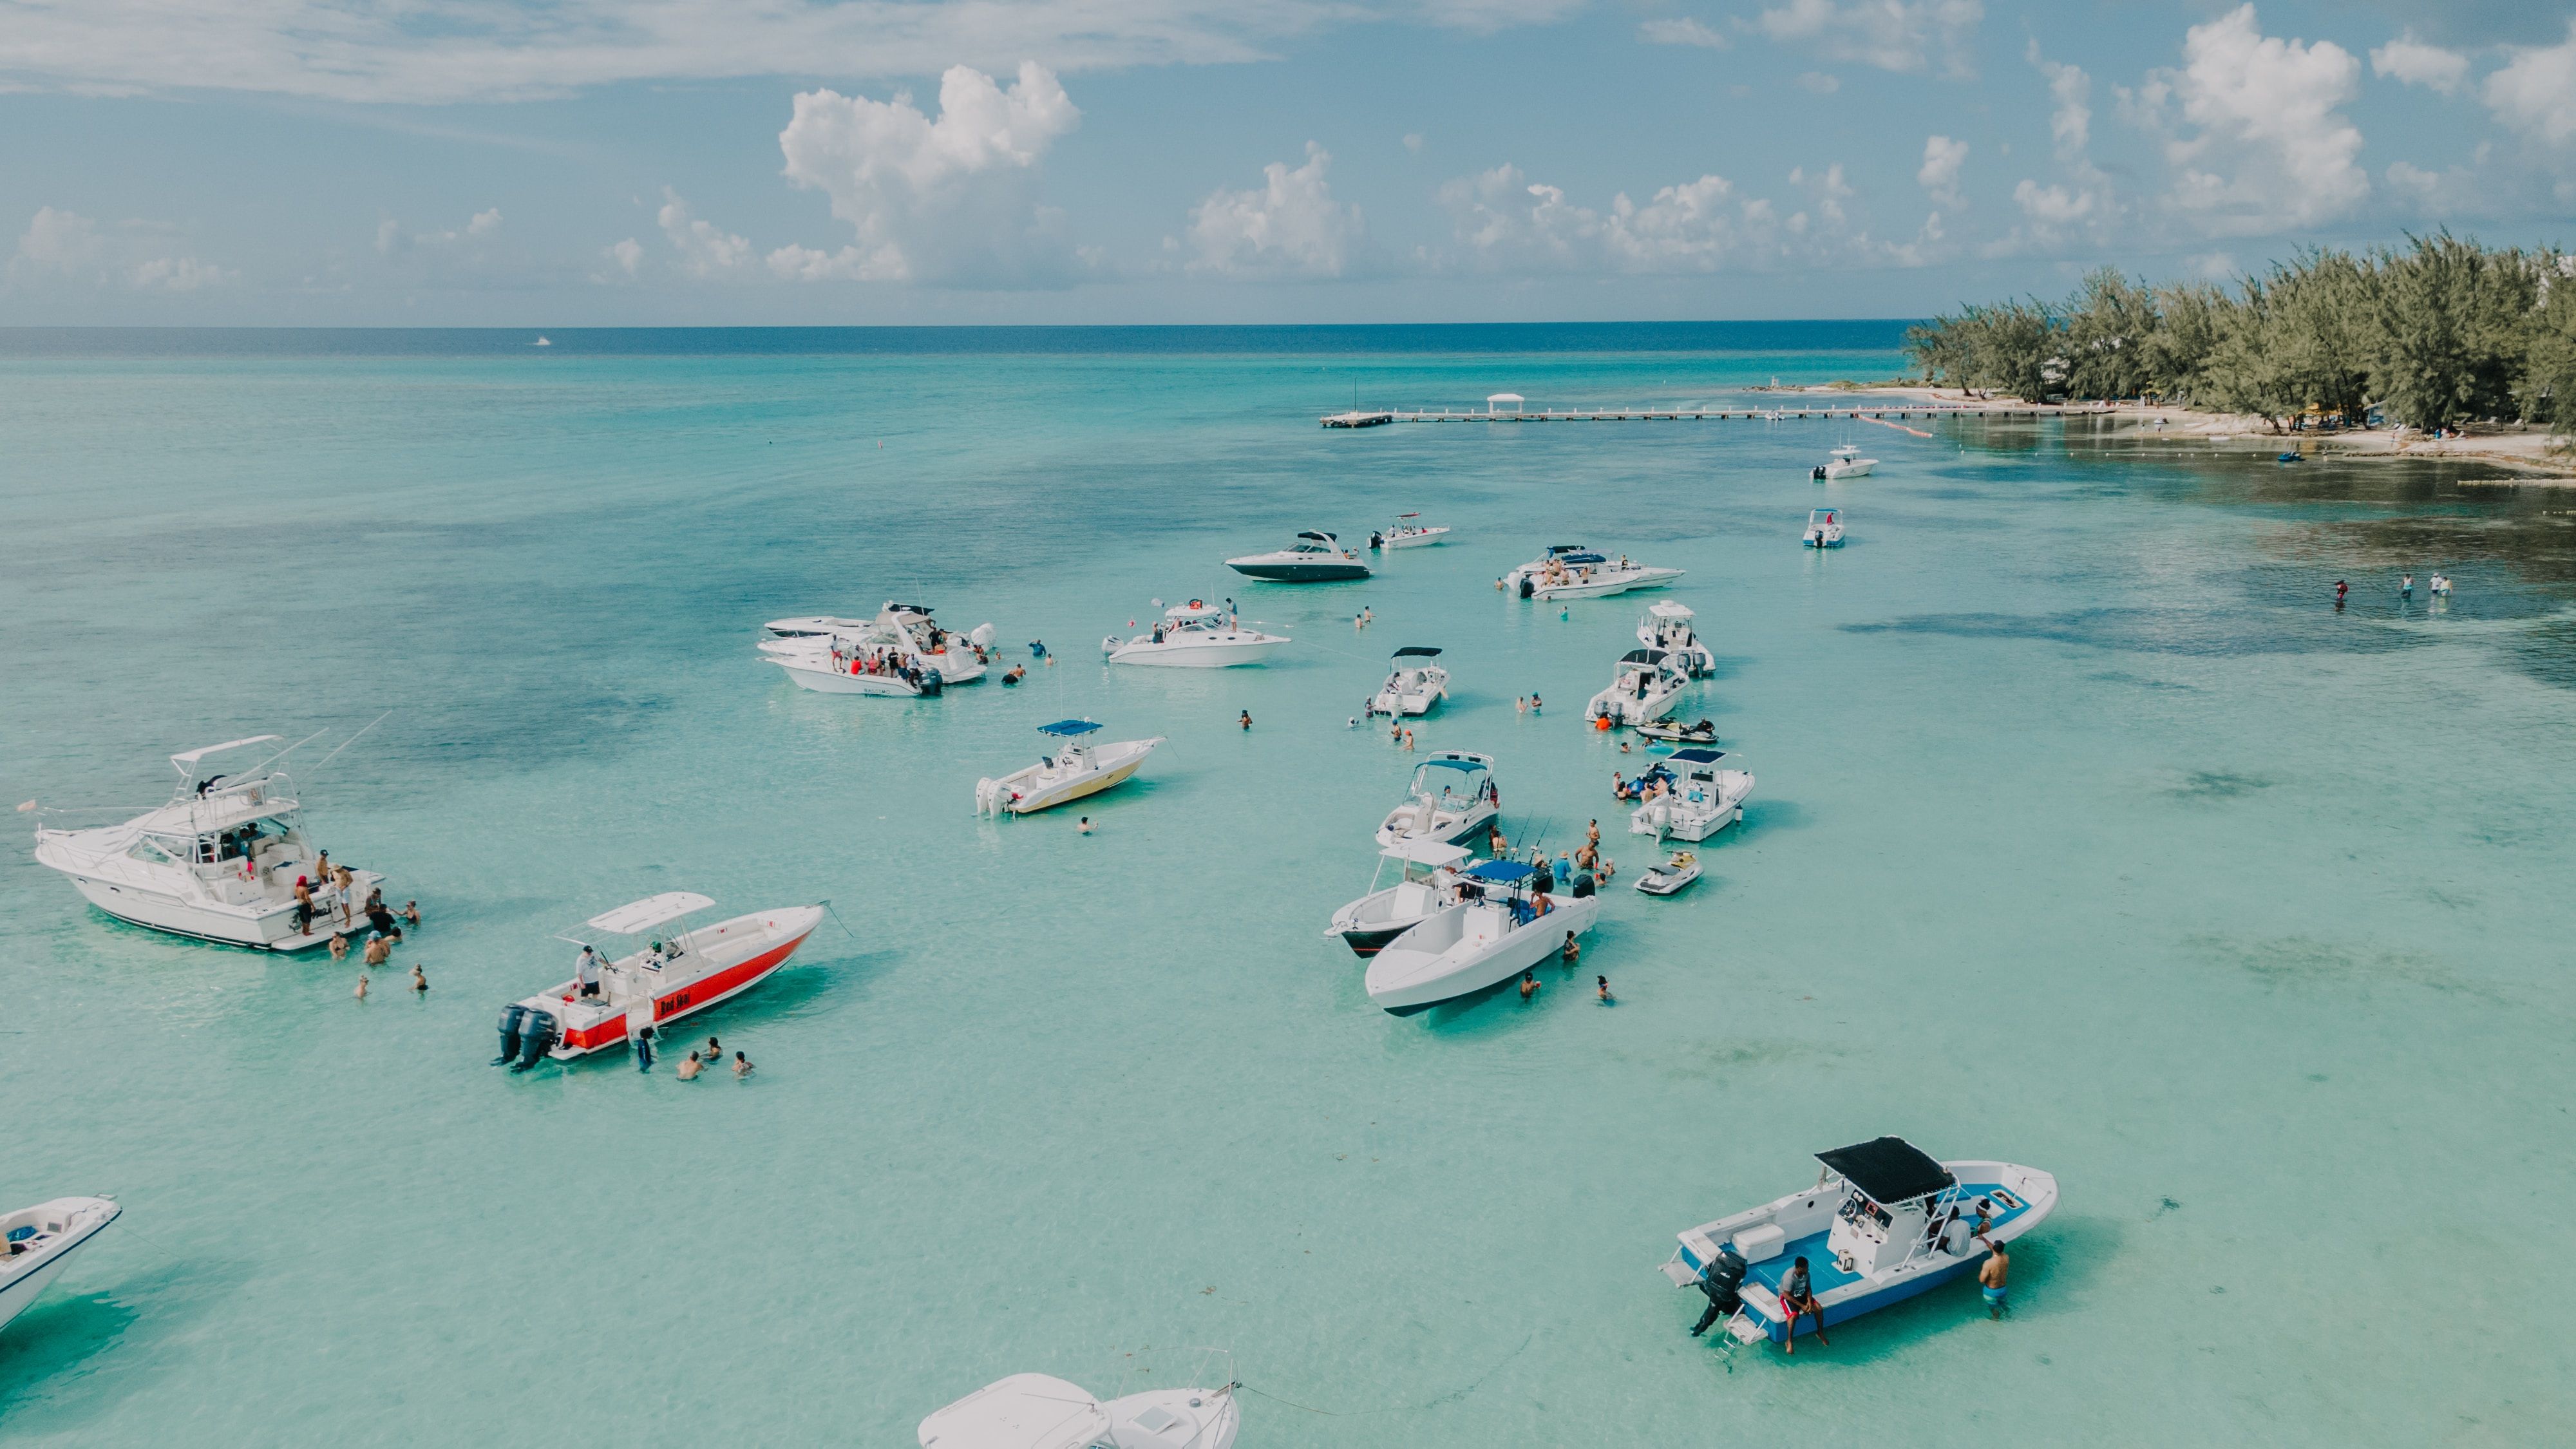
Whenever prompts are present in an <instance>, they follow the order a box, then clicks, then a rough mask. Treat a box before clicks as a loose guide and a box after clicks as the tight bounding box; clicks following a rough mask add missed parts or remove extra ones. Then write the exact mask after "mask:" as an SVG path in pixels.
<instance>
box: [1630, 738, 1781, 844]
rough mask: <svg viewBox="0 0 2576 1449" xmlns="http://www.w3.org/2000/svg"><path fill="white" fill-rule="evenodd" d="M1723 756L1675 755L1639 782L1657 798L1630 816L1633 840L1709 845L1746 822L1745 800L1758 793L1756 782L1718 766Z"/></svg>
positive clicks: (1695, 752) (1701, 751)
mask: <svg viewBox="0 0 2576 1449" xmlns="http://www.w3.org/2000/svg"><path fill="white" fill-rule="evenodd" d="M1724 758H1726V752H1725V751H1723V750H1709V749H1700V748H1696V747H1694V748H1691V749H1687V750H1675V751H1673V752H1672V753H1671V754H1669V755H1666V756H1665V757H1664V758H1662V759H1661V760H1658V761H1656V762H1655V766H1654V768H1653V769H1650V770H1648V771H1647V772H1646V773H1645V774H1644V775H1642V776H1640V777H1638V778H1639V783H1640V784H1642V785H1647V786H1651V787H1653V788H1654V792H1655V793H1654V798H1652V799H1650V800H1647V801H1645V802H1644V803H1643V804H1641V805H1639V806H1638V807H1637V808H1636V809H1635V810H1633V811H1631V812H1629V815H1628V831H1629V833H1630V834H1632V835H1651V836H1654V837H1655V838H1656V839H1658V840H1667V839H1669V840H1706V839H1708V838H1709V837H1710V836H1712V835H1715V834H1716V833H1717V832H1719V831H1721V830H1724V829H1725V828H1726V827H1728V826H1729V825H1732V824H1734V823H1735V822H1737V821H1739V820H1742V819H1743V818H1744V799H1745V797H1746V796H1748V795H1750V794H1752V793H1753V777H1752V776H1751V775H1750V774H1747V773H1746V772H1745V771H1742V770H1730V769H1726V768H1724V767H1722V766H1721V765H1719V764H1718V761H1720V760H1722V759H1724Z"/></svg>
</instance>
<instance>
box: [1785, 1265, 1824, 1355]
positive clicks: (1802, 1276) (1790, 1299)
mask: <svg viewBox="0 0 2576 1449" xmlns="http://www.w3.org/2000/svg"><path fill="white" fill-rule="evenodd" d="M1780 1311H1781V1313H1783V1314H1785V1315H1786V1316H1787V1317H1788V1320H1789V1335H1788V1337H1787V1338H1786V1339H1784V1340H1782V1343H1781V1346H1782V1347H1783V1348H1786V1349H1787V1350H1789V1352H1791V1353H1796V1352H1797V1351H1798V1320H1799V1319H1800V1318H1801V1317H1803V1316H1804V1315H1806V1314H1810V1313H1812V1314H1814V1315H1816V1342H1818V1343H1821V1344H1823V1345H1824V1346H1825V1347H1827V1348H1831V1347H1833V1346H1834V1345H1833V1341H1832V1340H1831V1339H1828V1338H1826V1337H1825V1305H1824V1304H1822V1303H1819V1302H1817V1301H1816V1289H1815V1284H1814V1280H1813V1279H1812V1278H1810V1277H1809V1276H1808V1274H1807V1260H1806V1259H1805V1258H1804V1257H1801V1258H1799V1259H1798V1261H1797V1262H1795V1263H1792V1264H1790V1265H1789V1273H1788V1276H1787V1277H1785V1278H1783V1279H1781V1280H1780Z"/></svg>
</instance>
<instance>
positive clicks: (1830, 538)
mask: <svg viewBox="0 0 2576 1449" xmlns="http://www.w3.org/2000/svg"><path fill="white" fill-rule="evenodd" d="M1805 542H1806V545H1807V547H1809V548H1840V547H1842V546H1843V511H1842V510H1841V509H1839V508H1811V509H1809V510H1807V534H1806V539H1805Z"/></svg>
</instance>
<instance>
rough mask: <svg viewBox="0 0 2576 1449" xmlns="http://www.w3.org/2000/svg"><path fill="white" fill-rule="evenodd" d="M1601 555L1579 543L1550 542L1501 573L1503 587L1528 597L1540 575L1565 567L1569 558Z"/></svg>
mask: <svg viewBox="0 0 2576 1449" xmlns="http://www.w3.org/2000/svg"><path fill="white" fill-rule="evenodd" d="M1600 557H1601V555H1599V554H1597V553H1594V552H1593V551H1592V550H1591V549H1590V548H1587V547H1585V546H1584V545H1582V544H1579V543H1551V544H1549V545H1548V546H1547V551H1546V552H1545V553H1542V554H1540V555H1539V556H1538V557H1536V558H1534V559H1531V560H1530V561H1529V562H1528V563H1525V564H1522V565H1521V566H1520V567H1519V568H1516V569H1514V570H1512V571H1511V572H1510V573H1507V574H1505V575H1503V588H1504V589H1505V590H1506V591H1507V592H1509V593H1512V594H1516V595H1518V596H1519V597H1521V598H1524V599H1526V598H1528V597H1530V595H1531V594H1532V592H1534V591H1535V590H1536V589H1537V588H1538V581H1539V578H1540V576H1541V575H1543V574H1548V573H1551V572H1554V571H1557V570H1561V569H1563V568H1565V567H1566V565H1565V562H1564V561H1565V560H1566V559H1570V558H1589V559H1596V560H1597V559H1599V558H1600Z"/></svg>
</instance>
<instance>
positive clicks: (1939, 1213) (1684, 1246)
mask: <svg viewBox="0 0 2576 1449" xmlns="http://www.w3.org/2000/svg"><path fill="white" fill-rule="evenodd" d="M1816 1159H1817V1160H1818V1161H1819V1162H1822V1163H1823V1164H1824V1165H1825V1170H1824V1172H1823V1174H1822V1175H1821V1176H1819V1177H1818V1178H1817V1179H1816V1185H1815V1186H1814V1187H1811V1188H1808V1189H1806V1190H1804V1191H1802V1192H1793V1193H1790V1194H1789V1195H1787V1196H1786V1197H1780V1198H1775V1199H1773V1200H1772V1201H1770V1202H1767V1203H1764V1204H1763V1205H1762V1206H1760V1207H1757V1208H1749V1209H1746V1210H1745V1211H1743V1212H1739V1213H1736V1214H1734V1215H1733V1216H1731V1217H1723V1218H1719V1219H1718V1220H1717V1221H1715V1222H1711V1223H1702V1224H1701V1225H1699V1226H1698V1227H1695V1228H1690V1229H1686V1230H1684V1231H1683V1232H1682V1233H1681V1235H1680V1236H1681V1246H1680V1248H1679V1249H1677V1250H1676V1251H1675V1252H1674V1254H1673V1256H1672V1258H1671V1259H1670V1260H1669V1261H1667V1262H1666V1263H1665V1264H1664V1269H1663V1271H1664V1276H1665V1277H1666V1278H1668V1279H1670V1280H1671V1281H1672V1283H1673V1285H1674V1286H1675V1287H1679V1288H1694V1289H1698V1290H1699V1291H1701V1292H1704V1293H1707V1294H1708V1296H1709V1301H1710V1303H1711V1305H1712V1307H1713V1309H1714V1311H1715V1312H1717V1313H1727V1314H1729V1315H1730V1316H1729V1317H1728V1318H1727V1321H1726V1330H1727V1332H1728V1333H1729V1334H1731V1335H1733V1336H1734V1337H1735V1338H1736V1339H1737V1340H1738V1341H1739V1342H1743V1343H1748V1344H1750V1343H1762V1342H1765V1341H1768V1342H1771V1343H1787V1342H1788V1341H1789V1338H1790V1335H1791V1334H1792V1333H1793V1332H1797V1333H1813V1332H1814V1331H1815V1329H1816V1318H1815V1315H1813V1314H1811V1313H1810V1314H1802V1315H1801V1316H1800V1317H1799V1318H1798V1320H1797V1321H1796V1322H1794V1323H1792V1322H1791V1320H1790V1318H1789V1315H1788V1313H1787V1312H1786V1311H1785V1310H1784V1309H1783V1308H1782V1307H1781V1303H1780V1286H1781V1281H1782V1280H1783V1279H1784V1278H1785V1277H1786V1276H1787V1275H1788V1273H1789V1271H1790V1269H1791V1268H1792V1267H1793V1266H1794V1265H1795V1264H1796V1263H1797V1262H1798V1261H1799V1260H1801V1259H1803V1260H1805V1262H1806V1264H1807V1273H1808V1285H1809V1291H1810V1292H1811V1293H1813V1294H1814V1296H1815V1298H1816V1301H1817V1303H1818V1304H1819V1305H1821V1306H1822V1308H1823V1310H1824V1323H1825V1326H1826V1327H1832V1326H1833V1325H1835V1324H1839V1323H1845V1322H1848V1321H1850V1320H1852V1319H1854V1318H1858V1317H1860V1316H1861V1315H1862V1314H1864V1313H1867V1312H1869V1311H1871V1310H1872V1309H1877V1308H1885V1307H1887V1306H1888V1305H1889V1304H1891V1303H1901V1302H1903V1301H1905V1300H1906V1299H1908V1298H1911V1297H1913V1296H1915V1295H1916V1294H1918V1293H1923V1292H1926V1291H1929V1290H1931V1289H1933V1288H1937V1287H1939V1286H1941V1285H1942V1284H1944V1283H1947V1282H1950V1281H1951V1280H1952V1279H1955V1278H1960V1277H1964V1276H1966V1275H1968V1274H1970V1273H1972V1272H1974V1271H1975V1270H1976V1268H1977V1265H1978V1264H1979V1263H1980V1262H1981V1261H1982V1260H1983V1259H1984V1257H1985V1253H1984V1244H1985V1240H1987V1239H1989V1238H1992V1239H1995V1240H1997V1241H2001V1242H2006V1243H2009V1242H2012V1241H2013V1240H2015V1239H2017V1238H2019V1237H2021V1236H2022V1235H2023V1234H2025V1233H2027V1232H2029V1231H2030V1230H2031V1229H2033V1228H2035V1227H2038V1226H2039V1225H2040V1223H2042V1222H2044V1221H2046V1219H2047V1217H2048V1215H2049V1213H2050V1212H2052V1211H2053V1210H2055V1208H2056V1207H2057V1179H2056V1178H2054V1177H2052V1176H2050V1175H2049V1174H2047V1173H2045V1172H2042V1171H2040V1170H2038V1169H2037V1168H2033V1167H2023V1166H2021V1165H2019V1164H2018V1163H2011V1162H1989V1161H1982V1160H1973V1159H1972V1160H1962V1161H1951V1162H1935V1161H1934V1160H1933V1159H1932V1158H1931V1157H1930V1156H1928V1155H1927V1154H1925V1153H1924V1152H1923V1151H1921V1150H1920V1149H1918V1148H1916V1147H1915V1146H1914V1145H1913V1144H1912V1143H1909V1142H1907V1141H1905V1140H1904V1139H1903V1138H1901V1137H1881V1138H1877V1139H1876V1140H1874V1141H1869V1142H1862V1143H1857V1144H1855V1145H1853V1146H1850V1147H1838V1148H1836V1149H1834V1150H1833V1151H1831V1152H1819V1153H1817V1154H1816Z"/></svg>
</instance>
